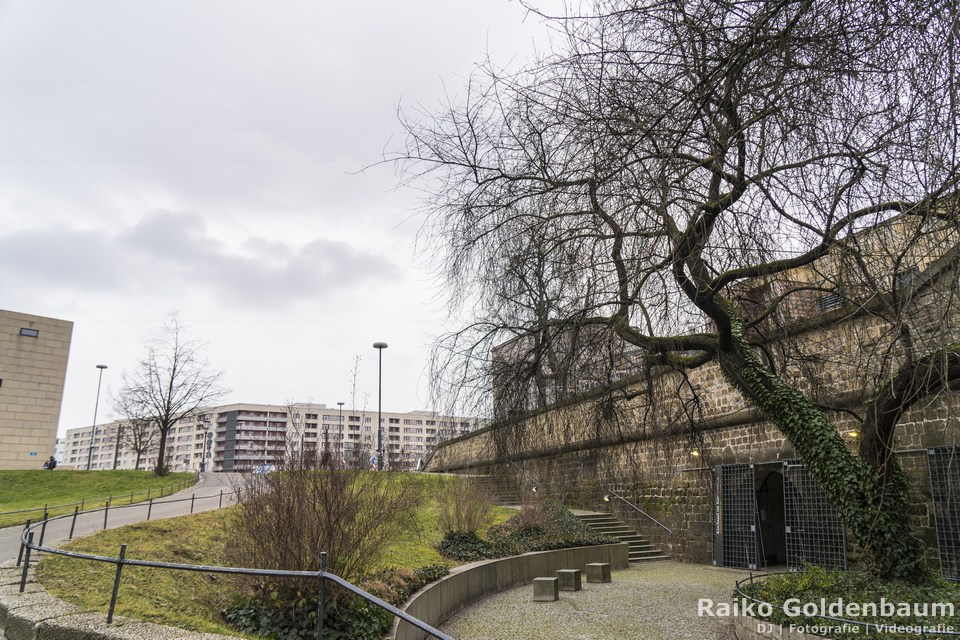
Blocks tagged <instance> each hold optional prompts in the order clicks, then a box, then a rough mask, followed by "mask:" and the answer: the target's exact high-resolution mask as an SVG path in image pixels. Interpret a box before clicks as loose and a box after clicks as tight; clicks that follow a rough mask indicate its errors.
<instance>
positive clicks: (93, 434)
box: [87, 364, 107, 471]
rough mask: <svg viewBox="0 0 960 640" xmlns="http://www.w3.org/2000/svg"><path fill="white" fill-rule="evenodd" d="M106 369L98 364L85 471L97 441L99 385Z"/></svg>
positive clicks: (90, 462)
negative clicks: (98, 374)
mask: <svg viewBox="0 0 960 640" xmlns="http://www.w3.org/2000/svg"><path fill="white" fill-rule="evenodd" d="M106 368H107V365H105V364H98V365H97V369H100V378H99V379H98V380H97V401H96V402H94V404H93V427H91V428H90V450H89V451H87V471H90V468H91V465H92V464H93V443H94V442H95V441H96V439H97V409H99V408H100V384H101V383H102V382H103V370H104V369H106Z"/></svg>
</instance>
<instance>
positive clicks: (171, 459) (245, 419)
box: [61, 402, 482, 471]
mask: <svg viewBox="0 0 960 640" xmlns="http://www.w3.org/2000/svg"><path fill="white" fill-rule="evenodd" d="M376 419H377V412H376V410H374V411H369V410H357V409H348V408H346V407H343V409H342V411H341V409H340V407H327V406H326V405H324V404H315V403H302V402H301V403H294V404H291V405H289V406H288V405H277V404H248V403H236V404H229V405H222V406H218V407H210V408H206V409H202V410H199V411H197V412H196V413H194V414H191V415H189V416H184V417H183V418H181V419H180V420H179V421H178V422H177V423H176V424H175V425H174V426H173V427H172V428H171V429H170V433H169V435H168V436H167V450H166V456H167V464H168V467H169V468H170V470H171V471H199V470H201V465H202V468H203V469H205V470H213V471H241V470H245V469H251V468H253V467H255V466H257V465H261V464H280V463H282V462H283V460H284V458H285V456H286V455H287V453H289V452H305V451H313V452H315V453H316V454H317V455H322V453H323V451H324V449H326V450H327V451H328V452H329V454H330V456H332V457H333V458H334V459H335V460H337V461H339V462H340V463H342V464H344V465H346V466H351V467H364V468H365V467H369V466H370V464H371V462H370V461H371V459H372V458H373V456H374V453H375V452H376V448H377V430H376V428H375V425H376V423H375V422H374V420H376ZM382 425H383V449H384V463H385V465H384V468H387V469H402V470H414V469H417V468H418V467H419V465H420V464H421V461H422V460H423V459H424V458H425V457H426V455H427V454H428V453H429V452H430V451H432V450H433V448H434V447H435V446H436V444H437V443H439V442H442V441H444V440H447V439H450V438H453V437H456V436H460V435H464V434H467V433H469V432H470V431H473V430H474V429H477V428H479V427H480V426H482V422H481V421H480V420H477V419H476V418H465V417H455V416H446V415H439V414H436V413H434V412H430V411H411V412H408V413H395V412H386V411H385V412H383V415H382ZM91 430H92V429H91V427H80V428H77V429H69V430H67V433H66V436H65V437H64V457H63V460H62V461H61V462H62V464H63V465H64V466H66V467H70V468H74V469H86V468H87V455H88V452H89V450H90V435H91ZM156 440H157V438H156V437H154V440H153V442H152V443H151V444H150V446H149V447H147V449H146V451H145V452H144V454H143V455H142V456H141V460H140V466H139V468H140V469H152V468H153V467H154V466H155V465H156V462H157V454H158V447H157V442H156ZM136 458H137V456H136V452H135V451H134V449H133V447H131V445H130V432H129V428H128V427H125V426H124V425H123V421H114V422H110V423H108V424H101V425H97V428H96V438H95V439H94V444H93V455H92V459H91V464H90V468H91V469H114V468H116V469H133V468H135V465H136Z"/></svg>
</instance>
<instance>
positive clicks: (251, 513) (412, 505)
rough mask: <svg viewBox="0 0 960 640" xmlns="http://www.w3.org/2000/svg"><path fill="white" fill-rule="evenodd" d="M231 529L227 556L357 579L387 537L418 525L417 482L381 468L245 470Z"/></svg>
mask: <svg viewBox="0 0 960 640" xmlns="http://www.w3.org/2000/svg"><path fill="white" fill-rule="evenodd" d="M237 491H238V493H239V496H240V503H239V505H238V507H237V509H236V515H235V516H234V518H233V522H232V525H231V532H230V543H229V545H228V553H229V554H230V556H231V561H232V562H233V563H234V564H237V565H240V566H248V567H259V568H268V569H285V570H295V571H318V570H319V569H320V553H321V552H323V551H326V552H327V571H330V572H332V573H335V574H337V575H339V576H341V577H343V578H345V579H347V580H350V581H353V582H356V581H358V580H360V579H361V578H362V577H363V576H364V575H366V574H368V573H369V572H370V571H371V570H372V569H373V568H374V566H375V564H376V562H377V560H378V559H379V558H380V556H381V553H382V552H383V551H384V550H385V549H386V548H387V546H388V545H389V543H390V541H391V540H393V539H395V538H396V537H398V536H399V535H400V534H401V533H403V532H406V531H409V530H411V529H415V528H416V527H417V518H416V515H417V509H418V507H419V506H420V505H421V503H422V502H423V491H422V489H421V487H420V485H419V484H418V483H411V482H404V481H403V480H402V478H401V477H398V476H396V475H393V474H388V473H370V472H362V471H358V470H351V469H338V468H331V469H311V468H309V466H306V465H297V464H294V465H291V466H288V467H287V469H286V470H283V471H279V472H276V473H272V474H267V475H245V476H244V477H243V480H242V482H241V486H239V487H238V489H237Z"/></svg>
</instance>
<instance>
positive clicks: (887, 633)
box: [736, 573, 960, 639]
mask: <svg viewBox="0 0 960 640" xmlns="http://www.w3.org/2000/svg"><path fill="white" fill-rule="evenodd" d="M771 575H773V574H769V573H759V574H753V573H751V574H750V577H748V578H744V579H743V580H737V586H736V594H737V597H738V598H740V599H741V600H740V602H741V603H743V602H745V601H747V602H750V603H752V605H753V611H755V612H757V613H758V614H760V612H761V611H764V610H766V611H765V612H764V613H762V615H764V616H765V615H767V614H766V612H772V611H774V610H775V609H776V608H777V607H776V606H774V605H773V604H771V603H769V602H765V601H763V600H759V599H757V598H754V597H753V596H750V595H747V594H746V593H745V592H744V591H743V589H742V586H743V585H744V584H745V583H748V584H753V583H754V582H755V581H757V580H763V579H765V578H769V577H770V576H771ZM813 604H814V605H819V606H820V608H821V609H822V608H824V607H825V606H826V604H825V602H820V603H813ZM951 606H952V605H951ZM740 610H741V611H742V610H743V607H742V606H741V609H740ZM796 619H797V620H798V621H799V620H816V621H818V622H816V623H813V624H809V623H808V624H799V623H798V624H797V625H796V626H797V627H804V628H806V629H808V630H809V629H811V628H812V627H815V628H817V629H820V630H825V632H827V633H830V631H829V630H842V632H843V633H846V634H851V635H853V634H856V635H863V636H866V637H868V638H869V637H907V636H910V637H915V638H930V639H934V638H960V630H954V629H952V628H943V626H942V625H929V624H927V623H924V621H923V620H918V621H917V622H916V623H914V624H907V623H894V622H889V623H882V622H864V621H863V620H850V619H847V618H840V617H832V616H828V615H822V614H818V613H814V614H807V613H806V612H804V611H802V609H801V611H800V612H799V615H798V616H797V618H796ZM855 628H856V630H854V629H855ZM811 633H815V632H814V631H811ZM817 635H819V634H817Z"/></svg>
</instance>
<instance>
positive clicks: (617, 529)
mask: <svg viewBox="0 0 960 640" xmlns="http://www.w3.org/2000/svg"><path fill="white" fill-rule="evenodd" d="M590 528H591V529H593V530H594V531H600V532H602V533H607V534H610V535H611V536H615V535H617V534H618V533H622V534H623V535H625V536H628V535H631V534H636V531H634V530H633V529H630V528H629V527H625V526H623V525H622V524H621V525H619V526H613V525H604V526H600V527H596V526H592V525H591V527H590Z"/></svg>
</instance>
